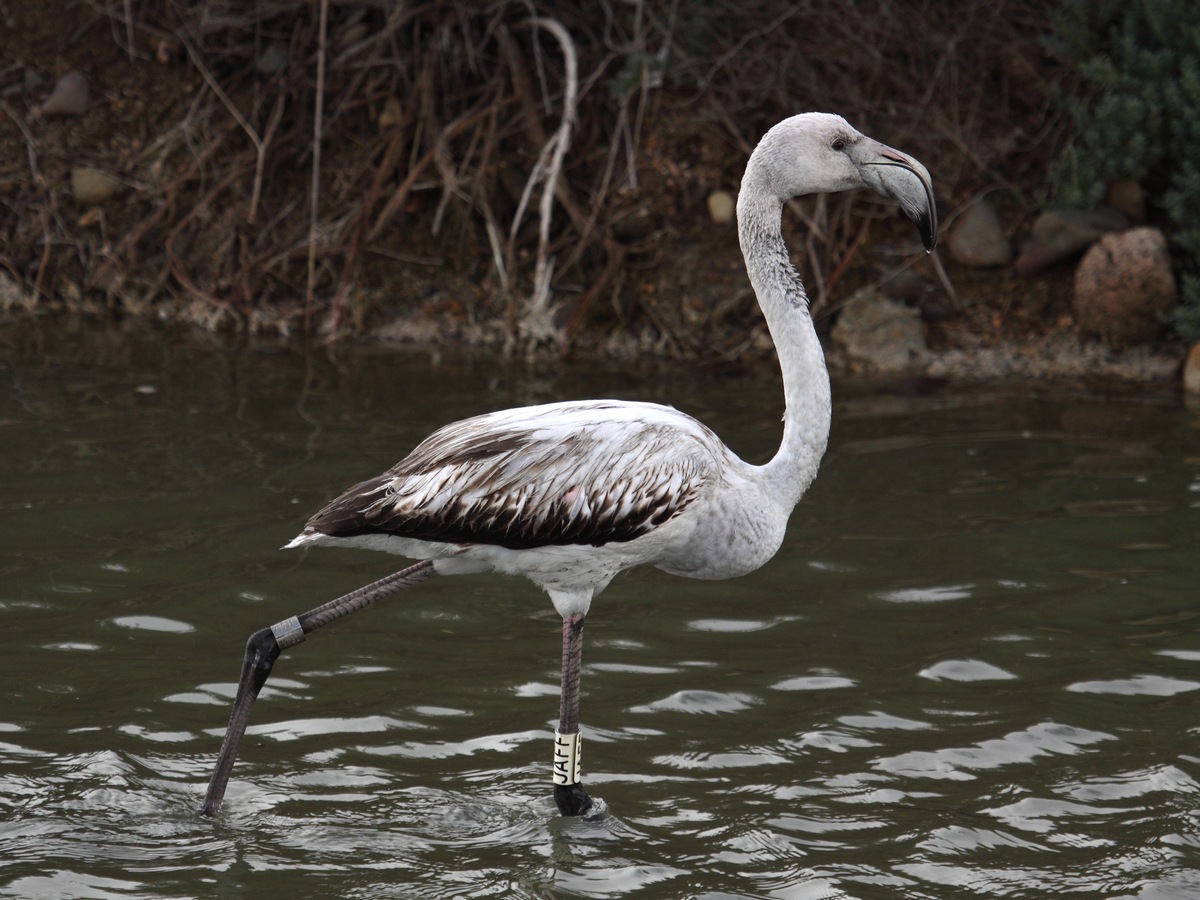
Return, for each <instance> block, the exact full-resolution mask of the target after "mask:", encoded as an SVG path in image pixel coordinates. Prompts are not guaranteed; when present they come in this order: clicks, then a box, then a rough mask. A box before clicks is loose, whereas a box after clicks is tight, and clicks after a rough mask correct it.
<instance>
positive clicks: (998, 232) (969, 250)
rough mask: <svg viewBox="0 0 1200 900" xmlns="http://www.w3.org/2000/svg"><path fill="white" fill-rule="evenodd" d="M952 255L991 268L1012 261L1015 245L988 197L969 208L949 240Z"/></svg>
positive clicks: (963, 260) (964, 261)
mask: <svg viewBox="0 0 1200 900" xmlns="http://www.w3.org/2000/svg"><path fill="white" fill-rule="evenodd" d="M948 245H949V248H950V255H951V256H952V257H954V259H955V260H956V261H958V262H960V263H962V264H963V265H965V266H975V267H978V268H991V267H994V266H1006V265H1008V264H1009V263H1010V262H1012V258H1013V248H1012V244H1011V243H1009V240H1008V237H1007V236H1006V235H1005V234H1004V226H1003V225H1001V224H1000V217H999V216H998V215H996V211H995V210H994V209H992V206H991V204H990V203H988V202H987V201H986V200H983V199H980V200H976V201H975V202H974V203H972V204H971V205H970V206H968V207H967V208H966V210H965V211H964V212H963V214H962V215H961V216H959V219H958V222H957V223H956V224H955V226H954V230H953V231H952V232H950V240H949V242H948Z"/></svg>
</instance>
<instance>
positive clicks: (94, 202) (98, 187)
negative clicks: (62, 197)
mask: <svg viewBox="0 0 1200 900" xmlns="http://www.w3.org/2000/svg"><path fill="white" fill-rule="evenodd" d="M124 187H125V185H124V184H122V183H121V181H120V180H119V179H117V178H114V177H113V176H112V175H109V174H108V173H107V172H101V171H100V170H98V169H89V168H88V167H87V166H75V167H74V168H73V169H71V193H72V194H74V195H75V200H76V202H78V203H80V204H82V205H83V206H99V205H100V204H101V203H104V202H105V201H106V200H109V199H111V198H113V197H115V196H116V195H117V194H118V193H120V192H121V190H122V189H123V188H124Z"/></svg>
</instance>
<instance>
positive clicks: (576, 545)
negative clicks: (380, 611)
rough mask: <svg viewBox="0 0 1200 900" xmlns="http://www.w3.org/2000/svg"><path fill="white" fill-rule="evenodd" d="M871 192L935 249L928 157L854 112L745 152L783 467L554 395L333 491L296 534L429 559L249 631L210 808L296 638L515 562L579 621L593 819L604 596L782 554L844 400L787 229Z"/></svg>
mask: <svg viewBox="0 0 1200 900" xmlns="http://www.w3.org/2000/svg"><path fill="white" fill-rule="evenodd" d="M857 187H869V188H872V189H873V190H875V191H876V192H877V193H879V194H881V195H883V196H885V197H890V198H892V199H894V200H896V201H898V203H899V205H900V208H901V209H902V210H903V211H904V213H905V214H907V215H908V216H909V218H911V219H912V220H913V221H914V222H915V223H916V225H917V228H918V231H919V233H920V236H921V240H922V242H923V244H924V246H925V248H926V250H928V251H931V250H932V249H933V247H934V245H935V244H936V242H937V227H938V226H937V212H936V209H935V208H934V199H933V186H932V182H931V180H930V177H929V173H928V172H927V171H926V170H925V167H924V166H922V165H921V163H919V162H917V160H915V159H913V158H912V157H911V156H908V155H907V154H904V153H901V152H899V151H898V150H894V149H892V148H890V147H887V146H885V145H883V144H881V143H879V142H878V141H875V140H872V139H871V138H869V137H866V136H865V135H863V134H861V133H859V132H858V131H856V130H855V129H854V128H852V127H851V126H850V125H849V124H848V123H847V122H846V120H845V119H843V118H842V117H840V116H836V115H832V114H828V113H803V114H801V115H796V116H792V117H791V118H788V119H785V120H784V121H782V122H780V123H779V124H777V125H775V126H774V127H773V128H771V129H770V130H769V131H768V132H767V133H766V135H765V136H764V137H763V138H762V140H761V141H760V142H759V144H758V146H757V147H756V148H755V150H754V152H753V153H752V154H751V156H750V159H749V161H748V163H747V164H746V171H745V175H744V177H743V179H742V186H741V191H740V192H739V195H738V201H737V218H738V238H739V241H740V244H741V249H742V254H743V256H744V257H745V262H746V269H747V272H748V274H749V276H750V282H751V284H752V285H753V287H754V292H755V294H756V296H757V298H758V303H759V305H760V307H761V308H762V312H763V315H764V317H765V318H766V321H767V326H768V328H769V329H770V333H771V337H772V339H773V340H774V342H775V346H776V348H777V351H778V356H779V365H780V368H781V370H782V376H783V393H784V398H785V400H786V412H785V414H784V418H783V442H782V445H781V446H780V448H779V451H778V452H777V453H776V454H775V456H774V457H773V458H772V459H771V460H770V461H769V462H767V463H766V464H764V465H751V464H749V463H746V462H743V461H742V460H741V459H739V458H738V457H737V456H736V455H735V454H734V453H733V452H732V451H730V450H729V449H728V448H727V447H726V446H725V445H724V444H723V443H722V442H721V440H720V439H719V438H718V437H717V436H716V434H714V433H713V432H712V431H711V430H710V429H709V428H707V427H706V426H704V425H703V424H701V423H700V422H698V421H697V420H696V419H694V418H692V417H691V416H688V415H686V414H684V413H681V412H679V411H678V410H675V409H673V408H672V407H670V406H662V405H658V404H654V403H638V402H627V401H621V400H584V401H568V402H564V403H550V404H546V405H541V406H530V407H524V408H521V409H509V410H503V411H500V412H493V413H488V414H485V415H481V416H475V417H474V418H469V419H465V420H463V421H461V422H455V423H453V424H451V425H447V426H445V427H444V428H441V429H439V430H438V431H435V432H434V433H433V434H432V435H430V436H429V437H428V438H426V439H425V440H424V441H423V442H422V443H421V444H419V445H418V446H417V447H416V448H415V449H414V450H413V451H412V453H410V454H409V455H408V456H407V457H405V458H404V459H403V460H401V461H400V462H399V463H397V464H396V465H395V466H393V467H392V468H391V469H388V470H387V471H386V472H384V473H383V474H382V475H379V476H378V477H376V478H372V479H370V480H368V481H364V482H362V483H360V484H356V485H355V486H354V487H352V488H350V489H349V490H347V491H346V492H345V493H343V494H342V495H341V496H339V497H337V498H336V499H335V500H333V501H332V502H331V503H329V504H328V505H327V506H326V507H325V508H324V509H322V510H320V511H319V512H318V513H317V514H316V515H314V516H313V517H312V518H311V519H310V520H309V521H308V524H307V525H305V527H304V530H303V531H302V532H301V533H300V534H299V535H298V536H297V537H296V538H295V539H293V540H292V541H291V542H290V543H288V544H287V545H286V548H293V547H307V546H315V545H327V546H341V547H365V548H370V549H375V550H384V551H387V552H390V553H396V554H399V555H401V556H404V557H408V558H409V559H415V560H418V562H416V563H414V564H412V565H409V566H408V567H407V568H404V569H402V570H400V571H398V572H396V573H394V574H392V575H389V576H387V577H385V578H382V579H380V580H379V581H376V582H374V583H372V584H369V585H367V586H365V587H363V588H360V589H358V590H356V591H353V592H351V593H349V594H346V595H345V596H343V597H339V598H338V599H336V600H333V601H330V602H329V603H326V604H324V605H323V606H319V607H317V608H316V609H313V610H311V611H309V612H307V613H304V614H302V615H299V616H293V617H291V618H289V619H286V620H284V621H282V622H279V623H277V624H276V625H273V626H271V627H270V628H264V629H262V630H260V631H256V632H255V633H254V634H253V635H251V637H250V639H249V641H248V642H247V645H246V653H245V659H244V662H243V665H242V673H241V679H240V682H239V684H238V689H237V694H236V697H235V699H234V703H233V711H232V714H231V716H230V721H229V727H228V730H227V731H226V734H225V739H224V742H223V743H222V746H221V750H220V753H219V755H218V758H217V763H216V768H215V770H214V772H213V776H212V780H211V782H210V783H209V787H208V792H207V794H206V796H205V799H204V803H203V806H202V808H201V812H202V813H203V814H205V815H214V814H215V813H216V812H217V810H218V809H219V808H220V805H221V800H222V798H223V797H224V794H225V787H226V784H227V783H228V780H229V776H230V773H231V772H232V769H233V764H234V761H235V759H236V758H237V752H238V748H239V746H240V744H241V740H242V736H243V734H244V733H245V730H246V724H247V722H248V720H249V716H250V709H251V706H252V705H253V703H254V700H255V698H256V697H257V696H258V693H259V691H260V690H261V688H262V686H263V684H264V683H265V682H266V680H267V677H268V676H269V675H270V673H271V668H272V666H273V665H274V663H275V660H276V659H277V658H278V657H279V655H280V654H281V653H282V652H283V651H284V650H286V649H288V648H289V647H292V646H293V645H295V644H297V643H299V642H301V641H303V640H304V639H305V637H306V636H307V635H308V634H311V633H312V632H313V631H315V630H317V629H318V628H320V627H322V626H324V625H327V624H329V623H330V622H332V621H335V620H336V619H340V618H342V617H343V616H345V615H348V614H349V613H352V612H354V611H356V610H358V609H361V608H363V607H364V606H368V605H370V604H371V603H373V602H374V601H376V600H378V599H379V598H380V597H383V596H385V595H387V594H390V593H393V592H395V591H397V590H400V589H402V588H406V587H409V586H411V585H414V584H416V583H418V582H420V581H423V580H424V579H426V578H429V577H431V576H433V575H435V574H438V575H452V574H460V573H468V572H500V573H503V574H508V575H524V576H525V577H526V578H528V579H529V580H530V581H532V582H533V583H534V584H536V585H539V586H540V587H541V588H542V589H544V590H545V591H546V593H547V594H549V596H550V601H551V602H552V603H553V604H554V608H555V610H557V612H558V614H559V615H560V616H562V641H563V650H562V685H561V694H560V701H559V723H558V728H557V730H556V732H555V734H554V753H553V765H552V770H551V771H552V783H553V785H554V799H555V804H556V805H557V807H558V810H559V811H560V812H561V814H562V815H564V816H579V815H583V814H585V813H586V812H587V811H588V810H589V809H590V808H591V807H592V800H591V798H590V797H589V796H588V794H587V792H586V791H585V790H584V787H583V783H582V779H581V770H580V750H581V741H580V729H579V695H580V691H579V681H580V667H581V661H582V648H583V627H584V621H585V618H586V616H587V614H588V611H589V609H590V608H591V603H592V599H593V598H594V597H595V596H596V595H597V594H599V593H600V592H601V591H602V590H604V588H605V587H607V586H608V583H609V582H610V581H612V579H613V577H614V576H615V575H616V574H617V573H618V572H621V571H623V570H625V569H628V568H631V567H633V566H637V565H652V566H655V567H657V568H659V569H661V570H663V571H665V572H668V573H671V574H673V575H682V576H685V577H688V578H705V579H717V578H733V577H736V576H738V575H744V574H746V573H747V572H751V571H753V570H754V569H757V568H758V567H759V566H761V565H763V564H764V563H765V562H766V561H767V560H769V559H770V558H771V557H772V556H774V555H775V551H776V550H777V549H778V548H779V545H780V544H781V542H782V541H783V535H784V529H785V527H786V526H787V521H788V518H789V516H790V515H791V512H792V510H793V508H794V507H795V506H796V504H797V502H798V501H799V499H800V497H801V495H802V494H803V493H804V492H805V491H806V490H807V489H808V487H809V485H810V484H811V483H812V481H813V479H814V478H815V477H816V474H817V467H818V465H819V464H820V461H821V457H822V455H823V454H824V452H825V446H826V443H827V441H828V437H829V426H830V411H831V409H830V406H831V398H830V387H829V375H828V372H827V370H826V367H825V358H824V354H823V353H822V351H821V345H820V343H819V341H818V339H817V333H816V330H815V329H814V327H813V321H812V318H811V316H810V315H809V308H808V298H807V296H806V294H805V292H804V286H803V285H802V284H801V282H800V277H799V275H798V274H797V272H796V270H795V269H794V268H793V267H792V265H791V262H790V260H789V256H788V250H787V246H786V245H785V243H784V240H783V235H782V231H781V218H782V210H783V204H784V203H785V202H786V201H788V200H789V199H791V198H793V197H797V196H800V195H803V194H810V193H818V192H833V191H842V190H847V189H850V188H857ZM286 548H285V549H286Z"/></svg>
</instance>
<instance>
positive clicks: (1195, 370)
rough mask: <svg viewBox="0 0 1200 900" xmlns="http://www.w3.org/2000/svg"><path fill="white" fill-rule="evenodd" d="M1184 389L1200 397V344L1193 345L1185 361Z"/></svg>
mask: <svg viewBox="0 0 1200 900" xmlns="http://www.w3.org/2000/svg"><path fill="white" fill-rule="evenodd" d="M1183 389H1184V390H1185V391H1187V392H1188V393H1189V394H1194V395H1195V396H1197V397H1200V344H1193V345H1192V349H1191V350H1189V351H1188V355H1187V359H1185V360H1184V361H1183Z"/></svg>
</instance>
